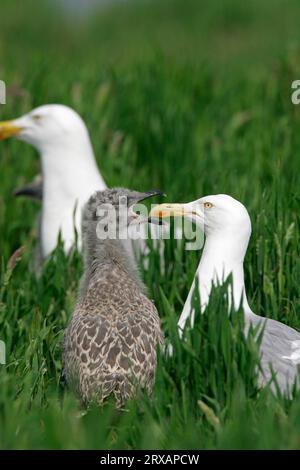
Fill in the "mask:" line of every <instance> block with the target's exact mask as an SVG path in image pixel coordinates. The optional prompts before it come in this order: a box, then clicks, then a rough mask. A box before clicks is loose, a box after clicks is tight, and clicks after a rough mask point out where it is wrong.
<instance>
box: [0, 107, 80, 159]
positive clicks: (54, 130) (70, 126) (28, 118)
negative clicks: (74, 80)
mask: <svg viewBox="0 0 300 470" xmlns="http://www.w3.org/2000/svg"><path fill="white" fill-rule="evenodd" d="M81 135H83V136H84V138H86V135H87V129H86V126H85V124H84V122H83V120H82V119H81V117H80V116H79V115H78V114H77V113H76V112H75V111H74V110H73V109H71V108H69V107H68V106H64V105H60V104H48V105H44V106H39V107H38V108H35V109H33V110H32V111H30V112H29V113H28V114H25V115H23V116H21V117H19V118H17V119H12V120H10V121H3V122H0V140H4V139H7V138H9V137H12V136H15V137H16V138H17V139H19V140H23V141H24V142H27V143H29V144H31V145H33V146H34V147H35V148H37V150H39V151H40V152H43V150H45V149H47V147H53V146H55V147H56V146H60V147H62V148H63V147H64V146H65V145H66V143H69V142H70V143H73V144H74V142H77V141H78V137H79V136H81Z"/></svg>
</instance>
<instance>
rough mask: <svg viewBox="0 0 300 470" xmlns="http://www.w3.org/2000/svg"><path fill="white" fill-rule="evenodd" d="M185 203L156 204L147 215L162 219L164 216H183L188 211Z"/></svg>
mask: <svg viewBox="0 0 300 470" xmlns="http://www.w3.org/2000/svg"><path fill="white" fill-rule="evenodd" d="M185 206H186V204H167V203H166V204H158V205H157V206H155V207H154V208H153V209H152V210H151V211H150V214H149V217H150V218H151V217H153V218H157V219H164V218H165V217H183V216H184V215H187V214H188V213H189V211H188V209H187V208H186V207H185Z"/></svg>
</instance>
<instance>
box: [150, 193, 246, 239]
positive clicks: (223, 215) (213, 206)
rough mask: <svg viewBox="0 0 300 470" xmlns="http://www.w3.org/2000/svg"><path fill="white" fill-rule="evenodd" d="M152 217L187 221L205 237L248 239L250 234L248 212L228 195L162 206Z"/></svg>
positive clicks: (153, 210)
mask: <svg viewBox="0 0 300 470" xmlns="http://www.w3.org/2000/svg"><path fill="white" fill-rule="evenodd" d="M150 217H151V218H159V219H165V218H166V217H187V218H188V219H190V220H192V221H193V222H195V223H196V224H197V225H199V226H200V227H201V228H202V229H203V230H204V232H205V234H206V235H211V234H216V233H219V232H221V233H223V234H225V233H236V232H238V233H239V234H240V235H244V236H245V237H247V239H249V237H250V234H251V221H250V217H249V214H248V211H247V209H246V208H245V206H244V205H243V204H242V203H241V202H239V201H237V200H236V199H234V198H233V197H231V196H228V195H227V194H217V195H211V196H205V197H201V198H200V199H197V200H196V201H192V202H188V203H184V204H177V203H175V204H173V203H171V204H169V203H166V204H160V205H158V206H155V207H154V208H153V209H152V211H151V213H150Z"/></svg>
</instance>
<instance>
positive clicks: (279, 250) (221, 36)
mask: <svg viewBox="0 0 300 470" xmlns="http://www.w3.org/2000/svg"><path fill="white" fill-rule="evenodd" d="M183 3H184V4H185V5H186V6H185V7H183V6H182V5H183ZM33 8H34V15H32V11H33V10H32V9H33ZM299 19H300V5H299V2H298V1H296V0H290V1H284V0H272V1H268V0H265V1H261V0H260V1H259V0H252V1H251V2H248V3H247V4H245V5H244V2H240V1H239V0H230V1H227V2H220V1H218V0H213V1H209V2H208V1H207V2H204V1H202V2H199V1H197V0H188V1H186V2H180V1H176V0H174V1H172V2H171V1H170V0H165V1H164V2H163V1H161V2H154V3H152V2H149V1H148V2H146V1H144V2H139V6H137V5H135V4H134V3H133V4H132V5H129V6H124V5H123V6H115V7H114V8H112V9H110V8H108V9H106V10H105V11H104V12H102V13H101V12H100V13H99V14H95V15H93V17H92V18H88V19H86V20H82V21H81V22H79V23H78V24H77V23H76V22H75V20H74V18H72V20H71V19H70V18H69V19H68V18H64V17H63V16H61V13H60V12H57V11H56V9H55V7H54V6H53V3H51V4H50V6H49V5H48V6H46V5H44V3H43V2H32V1H30V0H26V1H25V2H20V1H16V0H14V1H8V0H2V2H1V16H0V79H3V80H5V81H6V83H7V86H8V96H7V104H6V105H5V106H1V107H0V119H6V118H10V117H15V116H18V115H20V114H22V113H24V112H27V111H28V110H30V109H31V108H32V107H34V106H36V105H39V104H43V103H48V102H59V103H65V104H67V105H70V106H72V107H74V108H75V109H76V110H77V111H79V113H80V114H81V115H82V116H83V117H84V119H85V120H86V123H87V125H88V128H89V130H90V134H91V138H92V141H93V145H94V149H95V152H96V155H97V158H98V163H99V166H100V168H101V172H102V174H103V176H104V178H105V180H106V181H107V183H108V184H109V186H114V185H118V186H120V185H122V186H128V187H131V188H134V189H140V190H146V189H151V188H153V187H157V188H161V189H162V190H164V191H165V192H166V193H167V194H168V199H169V200H170V201H171V200H172V201H190V200H193V199H196V198H198V197H200V196H201V195H205V194H214V193H228V194H230V195H232V196H234V197H236V198H238V199H240V200H241V201H242V202H243V203H244V204H245V205H246V206H247V208H248V210H249V213H250V216H251V219H252V225H253V235H252V239H251V242H250V245H249V249H248V253H247V257H246V261H245V273H246V283H247V291H248V298H249V303H250V305H251V307H252V308H253V310H254V311H255V312H256V313H258V314H261V315H264V316H270V317H272V318H276V319H279V320H281V321H283V322H284V323H286V324H289V325H291V326H293V327H294V328H297V329H299V330H300V257H299V254H300V253H299V238H300V219H299V212H300V172H299V155H300V132H299V129H300V108H299V107H296V106H294V105H292V103H291V100H290V95H291V82H292V81H293V80H295V79H299V78H300V61H299V50H300V33H299V28H298V25H299ZM38 171H39V159H38V156H37V154H36V152H35V151H34V150H33V149H32V148H31V147H29V146H28V145H26V144H24V143H21V142H17V141H13V140H10V141H6V142H1V145H0V256H1V258H0V259H1V261H0V263H1V264H0V266H1V284H0V339H1V340H4V341H5V342H6V346H7V365H6V366H3V365H0V448H3V449H7V448H10V449H16V448H18V449H20V448H26V449H33V448H51V449H52V448H58V449H74V448H76V449H77V448H80V449H84V448H97V449H106V448H110V449H114V448H122V449H127V448H133V449H137V448H143V449H146V448H147V449H149V448H160V449H164V448H174V449H177V448H195V449H207V448H218V449H220V448H222V449H224V448H225V449H228V448H235V449H237V448H242V449H245V448H257V449H270V448H273V449H286V448H287V449H294V448H297V449H299V448H300V396H299V394H298V396H295V397H294V399H293V400H291V401H288V400H286V399H284V398H274V397H273V396H272V394H271V393H270V391H269V390H263V391H259V390H258V389H257V386H256V379H255V374H254V370H255V364H256V361H257V350H256V347H255V343H254V340H253V338H252V337H250V338H248V340H246V339H245V338H243V335H242V324H241V314H240V313H239V312H237V313H232V314H231V315H230V317H229V318H228V316H227V306H226V305H225V303H224V301H223V295H222V292H215V295H214V297H213V299H212V301H211V304H210V306H209V308H208V310H207V312H206V314H205V315H203V316H201V317H200V316H198V319H197V324H196V328H195V330H194V331H192V332H187V341H186V343H185V344H183V343H180V342H179V340H178V338H177V335H176V328H175V325H176V321H177V319H178V317H179V315H180V312H181V309H182V306H183V303H184V300H185V298H186V296H187V293H188V290H189V287H190V285H191V281H192V278H193V274H194V271H195V268H196V265H197V262H198V259H199V257H200V252H187V251H184V250H182V249H176V247H175V243H174V241H172V240H171V241H168V242H167V243H166V264H167V275H166V276H165V277H162V275H161V274H160V273H159V270H158V259H157V256H156V254H155V253H153V255H152V257H151V260H150V269H149V271H148V272H146V273H143V276H144V279H145V282H146V284H147V286H148V288H149V292H150V294H151V297H152V298H154V300H155V302H156V305H157V308H158V310H159V312H160V315H161V318H162V322H163V326H164V330H165V332H166V335H167V336H171V337H172V340H173V342H174V348H175V352H174V357H173V358H172V359H165V358H163V357H161V358H160V361H159V367H158V373H157V380H156V385H155V389H154V393H153V397H152V400H148V399H147V398H146V397H145V396H141V397H139V399H138V400H137V401H136V402H132V403H130V404H128V411H127V412H125V413H119V412H117V411H115V410H114V409H113V407H112V406H111V404H107V405H106V406H104V407H103V408H102V409H96V408H95V409H91V410H89V411H88V412H87V413H86V414H85V415H82V414H81V413H80V410H79V408H78V405H77V403H76V400H75V399H74V397H73V396H72V394H71V393H70V392H69V391H67V390H66V388H65V384H64V382H63V378H62V376H61V341H62V337H63V332H64V328H65V326H66V324H67V322H68V318H69V316H70V314H71V312H72V308H73V305H74V301H75V299H76V292H77V286H78V281H79V278H80V275H81V272H82V264H81V259H80V256H79V255H78V254H77V253H76V252H74V253H73V254H72V255H70V256H69V257H67V258H66V257H65V256H64V254H63V251H62V249H61V247H59V248H58V249H57V251H56V252H55V253H54V254H53V256H52V257H51V259H49V261H48V262H47V263H46V265H45V268H44V272H43V274H42V276H41V278H40V279H35V277H34V276H33V275H32V273H31V271H30V268H29V266H30V259H31V256H32V250H33V247H34V243H35V240H36V228H35V225H34V224H35V218H36V216H37V213H38V211H39V206H38V204H36V203H33V202H29V201H26V200H21V199H20V200H16V199H14V198H13V197H12V195H11V194H12V191H13V189H14V188H15V187H16V186H19V185H22V184H23V183H24V182H26V181H28V180H30V179H31V178H32V177H33V176H34V175H35V174H36V173H37V172H38ZM20 246H24V252H23V255H22V257H21V259H20V260H19V261H18V262H17V263H16V265H15V266H14V264H15V262H14V260H13V261H10V262H9V259H10V257H11V256H12V254H13V253H14V252H15V250H16V249H17V248H19V247H20Z"/></svg>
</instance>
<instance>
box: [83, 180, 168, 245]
mask: <svg viewBox="0 0 300 470" xmlns="http://www.w3.org/2000/svg"><path fill="white" fill-rule="evenodd" d="M161 195H162V193H161V191H158V190H152V191H147V192H139V191H133V190H129V189H125V188H113V189H105V190H104V191H97V192H96V193H95V194H93V195H92V196H91V197H90V199H89V200H88V202H87V203H86V205H85V207H84V209H83V217H82V230H83V232H86V231H88V230H90V229H91V227H92V228H93V227H94V226H95V225H96V230H97V235H98V238H102V236H104V238H112V239H113V238H118V236H117V234H116V229H118V233H122V229H127V228H128V227H129V226H130V225H137V224H144V223H148V222H153V223H156V222H157V219H155V220H153V221H150V220H149V219H148V211H147V208H146V207H145V206H144V205H143V204H141V202H142V201H144V200H145V199H148V198H150V197H152V196H161ZM98 232H99V233H98ZM100 232H101V237H100V236H99V234H100ZM102 232H103V233H102Z"/></svg>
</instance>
